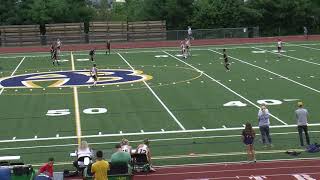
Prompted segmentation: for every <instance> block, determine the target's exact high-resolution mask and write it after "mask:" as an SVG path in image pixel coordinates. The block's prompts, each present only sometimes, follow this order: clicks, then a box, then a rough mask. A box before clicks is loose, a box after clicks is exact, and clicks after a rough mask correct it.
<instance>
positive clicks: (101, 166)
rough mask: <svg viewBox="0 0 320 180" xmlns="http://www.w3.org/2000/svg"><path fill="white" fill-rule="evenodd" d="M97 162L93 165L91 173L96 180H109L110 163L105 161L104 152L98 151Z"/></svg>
mask: <svg viewBox="0 0 320 180" xmlns="http://www.w3.org/2000/svg"><path fill="white" fill-rule="evenodd" d="M96 155H97V159H96V162H95V163H93V164H92V167H91V173H92V174H93V177H94V180H108V170H110V165H109V163H108V161H105V160H103V153H102V151H97V154H96Z"/></svg>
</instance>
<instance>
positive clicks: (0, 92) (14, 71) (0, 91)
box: [0, 56, 26, 95]
mask: <svg viewBox="0 0 320 180" xmlns="http://www.w3.org/2000/svg"><path fill="white" fill-rule="evenodd" d="M25 58H26V57H25V56H24V57H23V58H22V59H21V61H20V63H19V64H18V66H17V67H16V68H15V69H14V70H13V72H12V73H11V75H10V77H11V76H13V75H14V73H16V71H17V70H18V68H19V67H20V65H21V64H22V62H23V61H24V59H25ZM3 90H4V88H2V89H1V90H0V95H1V94H2V92H3Z"/></svg>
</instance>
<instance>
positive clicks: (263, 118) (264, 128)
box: [258, 104, 272, 147]
mask: <svg viewBox="0 0 320 180" xmlns="http://www.w3.org/2000/svg"><path fill="white" fill-rule="evenodd" d="M269 118H270V114H269V110H268V109H267V107H266V105H265V104H262V105H261V108H260V109H259V112H258V120H259V130H260V134H261V138H262V143H263V145H264V146H265V147H266V146H267V144H268V145H269V147H272V141H271V136H270V130H269V126H270V120H269Z"/></svg>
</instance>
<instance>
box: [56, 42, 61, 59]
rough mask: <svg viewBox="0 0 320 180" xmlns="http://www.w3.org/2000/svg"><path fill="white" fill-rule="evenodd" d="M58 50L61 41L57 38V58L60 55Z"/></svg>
mask: <svg viewBox="0 0 320 180" xmlns="http://www.w3.org/2000/svg"><path fill="white" fill-rule="evenodd" d="M60 50H61V41H60V39H59V38H58V39H57V42H56V51H57V59H59V57H60Z"/></svg>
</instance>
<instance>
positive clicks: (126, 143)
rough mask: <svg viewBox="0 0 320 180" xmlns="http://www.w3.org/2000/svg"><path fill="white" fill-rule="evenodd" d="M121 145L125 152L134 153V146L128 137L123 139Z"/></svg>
mask: <svg viewBox="0 0 320 180" xmlns="http://www.w3.org/2000/svg"><path fill="white" fill-rule="evenodd" d="M120 145H121V150H122V151H123V152H128V153H129V154H131V153H132V147H131V146H130V145H129V141H128V139H122V140H121V142H120Z"/></svg>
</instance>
